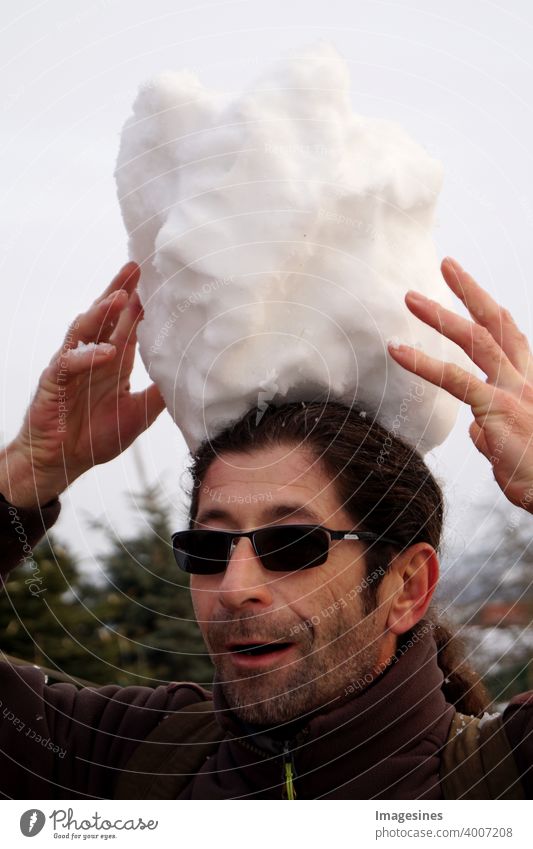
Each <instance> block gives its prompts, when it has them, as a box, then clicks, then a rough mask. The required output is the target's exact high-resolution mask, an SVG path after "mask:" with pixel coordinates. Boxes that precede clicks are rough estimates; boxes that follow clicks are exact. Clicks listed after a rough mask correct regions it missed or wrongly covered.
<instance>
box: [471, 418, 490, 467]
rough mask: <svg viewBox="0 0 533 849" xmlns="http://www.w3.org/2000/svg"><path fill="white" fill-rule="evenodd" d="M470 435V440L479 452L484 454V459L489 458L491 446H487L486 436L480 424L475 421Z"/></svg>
mask: <svg viewBox="0 0 533 849" xmlns="http://www.w3.org/2000/svg"><path fill="white" fill-rule="evenodd" d="M468 433H469V434H470V438H471V440H472V442H473V443H474V445H475V446H476V448H477V450H478V451H479V452H480V453H481V454H483V456H484V457H487V459H488V457H489V454H490V451H489V446H488V445H487V440H486V439H485V434H484V433H483V429H482V428H481V427H480V426H479V425H478V423H477V422H476V421H475V420H474V421H473V422H472V424H471V425H470V427H469V428H468Z"/></svg>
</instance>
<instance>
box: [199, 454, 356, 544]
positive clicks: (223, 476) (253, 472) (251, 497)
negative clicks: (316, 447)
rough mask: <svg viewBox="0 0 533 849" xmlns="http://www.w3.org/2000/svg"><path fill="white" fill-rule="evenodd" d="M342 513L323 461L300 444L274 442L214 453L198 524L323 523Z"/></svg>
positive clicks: (202, 491)
mask: <svg viewBox="0 0 533 849" xmlns="http://www.w3.org/2000/svg"><path fill="white" fill-rule="evenodd" d="M341 517H342V518H344V519H347V518H348V516H347V514H346V513H345V512H344V511H343V510H342V505H341V504H340V502H339V500H338V496H337V493H336V490H335V486H334V482H333V481H332V480H331V479H330V477H329V475H328V474H327V472H326V470H325V468H324V466H323V464H322V463H321V462H320V461H318V460H317V458H316V457H314V455H313V454H312V453H311V452H310V451H307V450H304V449H302V448H300V447H297V446H294V447H293V446H276V447H271V448H262V449H259V450H256V451H252V452H250V453H248V452H247V453H244V452H243V453H237V452H232V453H229V452H228V453H225V454H223V455H220V456H219V457H217V458H216V459H215V460H214V461H213V462H212V463H211V465H210V467H209V469H208V471H207V473H206V475H205V477H204V480H203V482H202V485H201V486H200V487H199V493H198V511H197V514H196V526H197V527H198V526H200V527H201V526H204V527H205V526H206V525H209V524H213V523H214V524H216V525H217V526H221V525H224V527H227V528H233V529H239V528H242V527H245V526H249V527H258V526H260V525H263V524H268V523H270V522H275V521H280V520H283V519H288V520H292V521H299V522H307V523H317V524H327V523H328V522H329V521H336V520H337V518H341Z"/></svg>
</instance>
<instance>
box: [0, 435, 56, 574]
mask: <svg viewBox="0 0 533 849" xmlns="http://www.w3.org/2000/svg"><path fill="white" fill-rule="evenodd" d="M60 511H61V504H60V502H59V500H58V498H57V493H56V492H55V491H54V486H53V485H52V484H50V482H48V483H46V482H45V481H44V480H43V481H41V480H38V479H37V478H36V477H35V476H34V475H33V474H32V469H31V465H30V464H29V463H27V462H24V461H23V458H22V457H21V456H20V454H19V453H18V451H17V449H16V447H13V446H8V447H7V448H5V449H3V450H2V451H1V452H0V549H1V552H2V556H1V560H0V575H1V576H4V577H5V576H6V575H7V574H8V572H9V571H10V570H11V569H13V568H14V567H15V566H16V565H17V563H19V561H20V560H22V559H31V558H32V557H33V546H34V545H35V544H36V543H37V542H38V541H39V540H40V538H41V537H42V536H43V534H44V533H45V531H46V530H47V529H48V528H49V527H51V526H52V525H53V524H54V522H55V521H56V520H57V518H58V516H59V513H60Z"/></svg>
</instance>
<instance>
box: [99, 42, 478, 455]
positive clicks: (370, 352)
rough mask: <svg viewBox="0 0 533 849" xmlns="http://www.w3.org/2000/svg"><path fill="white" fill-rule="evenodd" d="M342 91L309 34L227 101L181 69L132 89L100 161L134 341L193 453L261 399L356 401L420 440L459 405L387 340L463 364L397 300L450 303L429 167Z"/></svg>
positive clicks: (339, 76)
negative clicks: (405, 363) (114, 212)
mask: <svg viewBox="0 0 533 849" xmlns="http://www.w3.org/2000/svg"><path fill="white" fill-rule="evenodd" d="M349 89H350V80H349V72H348V68H347V65H346V63H345V62H344V60H343V59H342V58H341V56H340V55H339V54H338V52H337V51H336V49H335V48H334V47H333V46H332V45H331V44H329V43H328V42H323V41H321V42H319V43H318V44H317V45H315V46H313V47H311V48H308V49H304V50H298V51H294V52H293V53H292V54H290V55H289V56H288V57H287V58H286V59H285V60H284V61H281V62H279V63H278V65H277V66H276V67H275V68H274V70H273V71H271V72H270V73H268V74H266V75H265V76H263V77H262V78H260V79H259V81H258V82H257V83H256V84H255V86H254V87H253V88H250V89H249V90H248V91H246V92H245V93H244V94H243V95H242V96H241V97H240V98H238V99H236V100H230V99H228V97H227V96H222V95H220V94H219V93H217V92H214V91H208V90H206V89H205V88H204V87H203V86H202V84H201V83H200V82H199V80H198V79H197V77H196V76H195V75H194V74H193V73H191V72H189V71H187V70H182V71H176V72H165V73H161V74H160V75H158V76H157V77H156V78H155V79H153V80H151V81H149V82H148V83H146V84H144V85H142V86H141V87H140V90H139V92H138V95H137V98H136V100H135V103H134V106H133V115H132V116H131V117H130V118H129V119H128V120H127V121H126V123H125V125H124V128H123V131H122V136H121V143H120V151H119V155H118V161H117V167H116V171H115V177H116V181H117V186H118V193H119V200H120V204H121V209H122V214H123V217H124V221H125V224H126V228H127V230H128V233H129V252H130V258H131V259H134V260H135V261H136V262H138V263H139V265H140V266H141V267H142V276H141V282H140V284H139V293H140V297H141V301H142V303H143V306H144V320H143V321H142V323H141V324H140V326H139V330H138V338H139V346H140V351H141V356H142V359H143V361H144V364H145V366H146V368H147V369H148V372H149V374H150V375H151V377H152V379H153V380H155V381H156V383H157V384H158V386H159V388H160V390H161V393H162V395H163V397H164V399H165V402H166V404H167V407H168V410H169V411H170V414H171V415H172V417H173V418H174V420H175V422H176V424H177V425H178V426H179V428H180V429H181V431H182V432H183V435H184V437H185V439H186V441H187V444H188V446H189V448H190V449H191V450H192V451H194V449H195V448H196V447H197V446H198V444H199V443H200V441H201V440H203V439H204V438H206V437H212V436H214V435H215V434H216V433H217V432H218V431H219V430H220V429H221V428H222V427H223V426H224V425H226V424H228V423H229V422H231V421H232V420H234V419H236V418H238V417H240V416H241V415H242V414H243V413H244V412H246V410H248V409H249V408H250V407H251V406H255V405H256V404H259V406H260V407H261V406H263V405H266V402H267V401H271V402H273V403H275V404H276V403H281V402H282V401H293V400H311V399H320V400H328V399H330V400H332V399H335V400H341V401H344V402H345V403H346V404H348V405H350V404H353V403H356V404H357V405H359V406H362V407H363V408H364V410H365V411H367V412H368V414H369V415H376V414H377V416H378V418H379V420H380V421H381V422H382V423H383V424H384V425H385V426H386V427H388V428H390V429H391V430H392V431H394V432H395V433H397V434H398V435H399V436H402V437H403V438H404V439H407V440H408V441H409V442H411V443H412V444H413V445H415V446H417V448H418V450H419V451H420V452H421V453H424V452H425V451H426V450H428V449H430V448H432V447H434V446H435V445H438V444H439V443H440V442H442V440H443V439H444V438H445V437H446V436H447V434H448V433H449V431H450V429H451V427H452V425H453V423H454V420H455V417H456V413H457V407H458V402H456V401H455V399H453V398H451V397H450V396H449V395H448V394H447V393H445V392H444V391H443V390H440V389H436V388H435V387H433V386H432V385H430V384H428V383H425V382H423V381H421V380H420V379H419V378H415V377H414V376H413V375H412V374H410V373H409V372H406V371H405V370H403V369H402V368H401V367H399V366H398V365H397V364H396V363H394V361H393V360H392V359H391V357H390V355H389V354H388V353H387V349H386V342H387V340H388V339H390V338H391V337H398V338H399V339H401V340H402V341H405V342H407V343H410V344H416V345H419V346H421V347H422V348H423V349H424V350H426V351H427V352H428V353H431V354H432V355H433V356H437V357H439V358H443V359H448V360H454V361H456V362H460V363H461V364H463V365H464V364H465V360H466V358H465V357H464V355H462V352H460V351H459V350H458V349H457V348H456V346H455V345H452V343H448V342H447V340H444V339H443V338H442V337H441V336H440V334H438V333H436V332H435V331H433V330H432V329H431V328H428V327H427V326H426V325H424V324H423V323H422V322H420V321H418V320H417V319H415V318H414V317H413V316H412V315H411V314H410V313H409V311H408V310H407V308H406V306H405V304H404V300H403V298H404V294H405V292H406V290H407V289H408V288H415V289H419V290H421V291H422V292H424V293H426V294H429V295H431V296H432V297H435V298H436V299H438V300H439V301H441V302H443V303H446V302H447V301H449V294H448V290H447V287H446V286H445V284H444V281H443V280H442V277H441V274H440V270H439V262H438V259H437V256H436V253H435V247H434V244H433V240H432V235H431V230H432V224H433V215H434V206H435V202H436V198H437V195H438V192H439V190H440V187H441V181H442V167H441V165H440V163H439V162H437V161H435V160H434V159H432V158H431V157H430V156H429V155H428V154H427V153H426V151H425V150H424V149H423V148H422V147H420V146H419V145H418V144H416V143H415V142H414V141H413V140H412V139H411V138H410V137H409V136H408V135H407V134H406V133H405V132H404V131H403V130H402V129H401V128H400V127H399V126H397V125H396V124H394V123H391V122H389V121H384V120H378V119H375V118H365V117H363V116H361V115H358V114H354V112H353V111H352V106H351V102H350V91H349Z"/></svg>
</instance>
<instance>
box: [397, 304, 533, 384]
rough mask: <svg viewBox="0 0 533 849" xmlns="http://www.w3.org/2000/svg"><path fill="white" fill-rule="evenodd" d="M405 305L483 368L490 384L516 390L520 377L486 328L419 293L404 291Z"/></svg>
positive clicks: (522, 380)
mask: <svg viewBox="0 0 533 849" xmlns="http://www.w3.org/2000/svg"><path fill="white" fill-rule="evenodd" d="M405 302H406V304H407V306H408V307H409V309H410V310H411V312H412V313H413V314H414V315H416V316H417V318H419V319H421V320H422V321H424V322H425V323H426V324H429V326H430V327H433V328H434V329H435V330H437V331H438V332H439V333H442V335H443V336H446V338H447V339H451V341H452V342H455V343H456V344H457V345H459V347H460V348H462V349H463V351H464V352H465V353H466V354H468V356H469V357H470V359H471V360H472V362H474V363H475V364H476V365H477V366H479V368H480V369H483V371H484V372H485V374H486V375H487V377H488V379H489V380H490V382H491V383H493V384H494V385H496V386H501V387H506V388H508V389H513V390H517V391H520V388H521V387H522V386H523V383H524V378H523V377H522V376H521V375H519V374H518V372H517V371H516V369H515V368H514V366H513V365H512V364H511V363H510V361H509V360H508V358H507V356H506V355H505V354H504V352H503V351H502V349H501V348H500V346H499V345H498V343H497V342H496V341H495V340H494V338H493V337H492V336H491V334H490V332H489V331H488V330H487V328H486V327H482V326H481V325H479V324H476V323H474V322H472V321H468V319H466V318H462V317H461V316H459V315H457V314H456V313H454V312H452V311H451V310H448V309H445V307H443V306H441V305H440V304H438V303H437V302H436V301H433V300H431V299H430V298H426V297H425V296H424V295H422V294H421V293H419V292H413V291H410V292H408V293H407V295H406V296H405Z"/></svg>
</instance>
